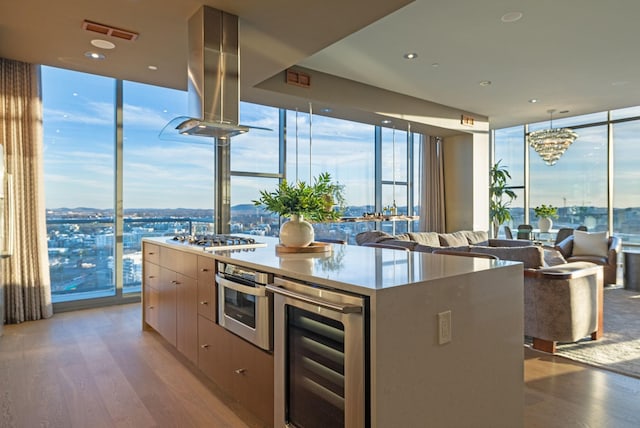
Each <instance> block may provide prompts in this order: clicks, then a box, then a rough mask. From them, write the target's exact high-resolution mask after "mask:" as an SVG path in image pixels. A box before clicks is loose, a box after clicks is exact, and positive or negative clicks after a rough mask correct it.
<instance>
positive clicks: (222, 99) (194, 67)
mask: <svg viewBox="0 0 640 428" xmlns="http://www.w3.org/2000/svg"><path fill="white" fill-rule="evenodd" d="M188 33H189V58H188V79H189V80H188V92H189V97H188V98H189V114H190V115H191V116H192V117H187V116H181V117H177V118H175V119H173V120H172V121H171V122H169V123H168V124H167V125H166V126H165V127H164V129H163V130H162V131H161V132H160V138H162V139H164V140H182V141H188V140H187V138H188V139H189V140H191V138H192V137H193V136H196V137H208V138H216V139H221V140H228V139H229V138H231V137H233V136H235V135H238V134H243V133H245V132H248V131H249V127H248V126H243V125H240V124H239V123H238V122H239V119H238V118H239V115H240V50H239V47H238V17H237V16H235V15H232V14H229V13H226V12H223V11H220V10H217V9H213V8H211V7H208V6H203V7H202V8H200V9H199V10H198V11H197V12H196V13H195V14H194V15H193V16H192V17H191V18H190V19H189V24H188Z"/></svg>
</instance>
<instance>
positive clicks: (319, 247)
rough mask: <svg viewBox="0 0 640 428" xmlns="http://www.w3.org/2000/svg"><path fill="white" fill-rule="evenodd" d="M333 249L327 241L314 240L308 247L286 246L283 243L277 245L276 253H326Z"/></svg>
mask: <svg viewBox="0 0 640 428" xmlns="http://www.w3.org/2000/svg"><path fill="white" fill-rule="evenodd" d="M328 251H331V244H329V243H327V242H312V243H311V244H309V245H307V246H306V247H286V246H284V245H282V244H277V245H276V253H324V252H328Z"/></svg>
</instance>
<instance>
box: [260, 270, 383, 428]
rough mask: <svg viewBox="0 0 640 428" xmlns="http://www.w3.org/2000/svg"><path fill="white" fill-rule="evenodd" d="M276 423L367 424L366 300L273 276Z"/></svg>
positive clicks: (309, 426)
mask: <svg viewBox="0 0 640 428" xmlns="http://www.w3.org/2000/svg"><path fill="white" fill-rule="evenodd" d="M267 289H268V290H269V291H271V292H273V293H274V351H273V352H274V357H275V391H274V392H275V410H274V425H275V426H276V427H283V426H284V427H304V428H316V427H318V428H320V427H322V428H325V427H332V428H336V427H346V428H360V427H366V426H369V425H370V422H369V411H368V408H369V406H368V394H369V392H368V391H369V389H368V376H369V367H368V359H369V358H368V298H367V297H364V296H356V295H351V294H347V293H345V292H343V291H336V290H329V289H326V288H321V287H318V286H314V285H309V284H303V283H299V282H294V281H290V280H287V279H282V278H274V283H273V284H270V285H267Z"/></svg>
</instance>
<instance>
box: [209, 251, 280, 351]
mask: <svg viewBox="0 0 640 428" xmlns="http://www.w3.org/2000/svg"><path fill="white" fill-rule="evenodd" d="M272 278H273V277H272V275H271V274H267V273H264V272H256V271H253V270H251V269H247V268H245V267H240V266H236V265H233V264H230V263H222V262H219V263H218V273H217V274H216V284H217V285H218V323H219V324H220V325H221V326H222V327H224V328H226V329H227V330H229V331H231V332H233V333H235V334H237V335H238V336H240V337H242V338H244V339H246V340H248V341H249V342H251V343H253V344H254V345H256V346H258V347H260V348H262V349H265V350H267V351H270V350H272V349H273V325H272V319H273V300H272V295H271V293H267V290H266V284H268V283H270V282H271V280H272Z"/></svg>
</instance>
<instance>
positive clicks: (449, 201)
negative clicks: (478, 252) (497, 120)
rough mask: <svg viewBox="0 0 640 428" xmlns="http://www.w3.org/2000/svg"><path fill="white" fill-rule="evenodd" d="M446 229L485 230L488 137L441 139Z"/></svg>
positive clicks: (466, 136)
mask: <svg viewBox="0 0 640 428" xmlns="http://www.w3.org/2000/svg"><path fill="white" fill-rule="evenodd" d="M443 157H444V182H445V190H444V194H445V210H446V223H447V224H446V226H447V227H446V228H447V231H448V232H453V231H457V230H486V231H488V230H489V135H488V134H486V133H475V134H460V135H456V136H452V137H446V138H444V142H443Z"/></svg>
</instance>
